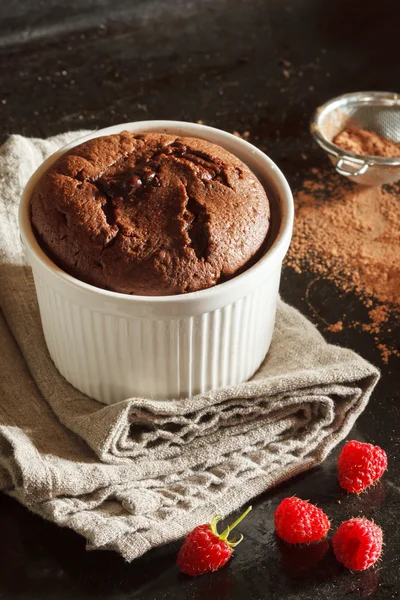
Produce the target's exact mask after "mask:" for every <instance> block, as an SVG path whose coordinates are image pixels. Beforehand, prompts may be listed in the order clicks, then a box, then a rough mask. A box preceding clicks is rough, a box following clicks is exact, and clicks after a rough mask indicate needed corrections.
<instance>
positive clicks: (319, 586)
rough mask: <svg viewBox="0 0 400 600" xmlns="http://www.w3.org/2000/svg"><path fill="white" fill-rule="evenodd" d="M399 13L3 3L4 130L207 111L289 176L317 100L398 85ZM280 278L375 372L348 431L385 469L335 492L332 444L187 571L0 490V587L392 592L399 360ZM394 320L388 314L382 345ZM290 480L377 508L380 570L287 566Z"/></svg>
mask: <svg viewBox="0 0 400 600" xmlns="http://www.w3.org/2000/svg"><path fill="white" fill-rule="evenodd" d="M399 20H400V6H398V3H397V2H395V1H394V0H374V2H367V1H365V0H352V1H351V2H350V1H349V0H335V1H330V2H326V1H324V0H251V1H250V0H249V1H246V0H136V1H134V0H114V1H112V0H70V1H69V2H65V1H64V0H37V1H35V2H31V1H30V0H8V2H2V3H1V5H0V133H1V137H2V139H4V138H5V136H6V135H7V134H9V133H20V134H24V135H30V136H48V135H51V134H54V133H57V132H61V131H65V130H72V129H79V128H95V127H101V126H107V125H110V124H113V123H120V122H123V121H134V120H142V119H148V118H168V119H182V120H190V121H197V120H202V121H203V122H204V123H206V124H209V125H215V126H217V127H220V128H223V129H226V130H228V131H233V130H237V131H239V132H242V133H243V132H245V131H248V132H249V133H250V140H251V141H253V143H255V144H256V145H258V146H259V147H260V148H262V149H263V150H266V151H267V152H268V154H269V155H270V156H271V157H272V158H273V159H274V160H275V161H276V162H277V163H278V165H279V166H280V167H281V168H282V170H283V171H284V173H285V174H286V175H287V177H288V179H289V181H290V182H291V183H292V184H293V185H294V186H295V185H296V182H297V181H298V180H299V178H300V179H301V172H302V171H303V170H304V169H305V168H310V167H311V166H321V165H323V164H325V162H326V160H327V159H326V158H325V157H324V156H323V155H322V153H321V152H320V151H319V149H317V148H315V147H314V146H313V144H312V141H311V139H310V136H309V133H308V120H309V117H310V114H311V113H312V111H313V109H314V108H315V107H316V106H317V105H318V104H321V103H322V102H323V101H325V100H327V99H329V98H330V97H332V96H335V95H338V94H341V93H344V92H348V91H354V90H370V89H377V90H393V91H399V90H398V89H396V87H397V88H398V85H399V81H400V60H399V57H398V41H397V40H398V24H399ZM286 60H287V61H289V62H290V63H291V65H292V67H290V68H289V72H285V70H286V67H285V62H284V61H286ZM301 153H306V155H307V157H308V158H307V160H306V161H304V160H303V159H302V158H301V156H300V155H301ZM281 291H282V295H283V297H284V299H286V300H287V301H289V302H290V303H292V304H293V305H295V306H296V307H297V308H299V309H300V310H301V311H302V312H303V313H304V314H306V315H307V316H308V317H309V318H310V319H311V320H312V321H313V322H314V323H315V324H316V325H317V326H318V327H319V328H320V330H321V331H322V332H323V333H324V335H325V336H327V337H328V338H329V339H330V341H332V342H333V343H338V344H342V345H345V346H348V347H350V348H352V349H354V350H356V351H358V352H360V353H361V354H362V355H363V356H364V357H365V358H367V359H369V360H371V361H372V362H374V363H375V364H377V365H378V366H380V367H381V368H382V379H381V381H380V383H379V385H378V387H377V389H376V391H375V392H374V395H373V398H372V399H371V401H370V404H369V406H368V408H367V410H366V411H365V412H364V414H363V415H362V416H361V417H360V419H359V420H358V423H357V425H356V427H355V429H354V431H353V432H352V435H351V437H354V438H357V439H360V440H365V441H369V442H373V443H377V444H381V445H382V446H384V447H385V448H386V449H387V452H388V455H389V461H390V469H389V472H388V473H387V475H386V476H385V477H384V480H383V481H382V482H381V483H379V484H378V485H377V486H375V487H374V488H373V489H371V490H370V491H369V492H366V493H364V494H362V495H361V496H359V497H356V496H354V497H349V496H346V495H345V494H344V493H342V491H340V489H339V488H338V486H337V483H336V477H335V468H336V466H335V461H336V458H337V455H338V452H339V450H340V449H339V448H338V449H337V450H336V451H335V452H333V453H332V455H331V456H330V457H329V458H328V460H327V461H326V462H325V463H324V465H322V466H321V467H319V468H317V469H314V470H312V471H310V472H308V473H306V474H304V475H301V476H299V477H297V478H295V479H293V480H291V481H289V482H287V483H285V484H284V485H281V486H280V487H278V488H276V489H274V490H270V491H268V492H266V493H265V494H264V495H263V496H261V497H260V498H258V499H256V500H255V502H254V510H253V512H252V513H250V515H249V517H248V518H247V519H246V521H245V522H243V524H242V525H241V531H242V532H243V534H244V535H245V541H243V542H242V545H241V547H240V549H239V551H238V552H237V555H236V557H235V558H234V559H233V560H232V561H231V562H230V564H229V566H228V567H226V568H224V569H222V570H221V571H219V572H217V573H214V574H212V575H206V576H203V577H201V578H198V579H196V580H192V579H189V578H186V577H184V576H181V575H180V574H179V572H178V570H177V568H176V566H175V559H176V552H177V550H178V548H179V546H180V542H177V543H174V544H171V545H170V546H167V547H165V548H161V549H157V550H154V551H152V552H150V553H148V554H147V555H145V556H144V557H143V558H142V559H140V560H137V561H136V562H135V563H133V564H131V565H129V564H125V563H124V562H123V560H122V559H120V558H119V557H118V556H116V555H114V554H111V553H109V552H92V553H90V552H86V551H85V548H84V541H83V539H81V538H80V537H78V536H77V535H75V534H74V533H72V532H70V531H67V530H62V529H58V528H56V527H55V526H53V525H51V524H49V523H46V522H44V521H42V520H41V519H39V518H37V517H35V516H33V515H31V514H30V513H28V511H27V510H25V509H24V508H22V507H21V506H20V505H18V504H17V503H16V502H14V501H13V500H11V499H10V498H8V497H6V496H0V521H1V527H0V532H1V534H0V546H1V551H0V556H1V561H0V598H7V599H8V598H14V599H17V598H27V599H28V598H29V599H32V600H33V599H35V600H36V599H37V600H39V599H40V600H45V599H47V598H49V599H58V598H60V599H61V598H68V599H71V598H74V600H80V599H86V598H88V599H100V598H102V599H103V598H104V599H109V600H111V599H125V598H126V599H127V598H138V599H143V600H153V599H157V600H163V599H165V600H167V599H172V598H177V599H182V600H183V599H188V600H189V599H191V600H195V599H200V598H210V599H211V598H215V599H226V600H228V599H232V600H233V599H241V600H245V599H249V600H256V599H257V600H258V599H260V600H261V599H264V598H271V599H279V598H301V599H310V598H313V599H314V600H317V599H319V598H327V599H339V598H358V597H360V596H361V597H366V596H371V597H373V598H377V599H389V598H396V597H398V594H399V592H400V576H399V566H400V565H399V557H400V547H399V529H398V525H397V523H398V514H399V512H400V467H399V462H400V457H399V431H400V417H399V410H400V409H399V391H398V389H399V383H400V382H399V362H398V360H397V361H396V359H395V358H391V359H390V361H389V363H388V364H387V365H385V364H382V362H381V357H380V353H379V352H378V350H377V348H376V345H375V344H374V341H373V334H369V333H367V332H365V331H364V332H362V331H357V330H348V329H344V330H343V331H341V332H338V333H329V332H327V331H326V327H325V325H326V322H328V323H335V322H336V321H338V320H340V319H341V317H342V316H343V314H345V313H346V314H352V315H354V317H355V318H357V319H362V318H364V316H365V314H366V309H365V307H364V306H363V305H362V304H361V302H360V301H359V300H358V299H357V297H356V296H353V295H350V294H344V293H340V292H339V291H338V289H337V288H335V287H334V286H333V284H332V283H329V282H328V281H324V280H323V278H319V279H318V280H315V277H314V276H313V275H312V274H307V273H303V274H296V273H294V272H293V271H291V270H290V269H288V268H287V269H286V270H285V271H284V274H283V279H282V286H281ZM395 325H396V324H395V322H394V318H393V323H392V327H391V328H392V332H391V334H390V335H391V336H392V339H391V343H392V342H393V336H396V335H397V338H398V328H397V329H396V328H395ZM387 335H389V334H387ZM383 341H385V340H383ZM292 494H297V495H299V496H300V497H303V498H310V499H312V500H313V501H314V502H317V503H318V504H319V505H320V506H323V507H324V508H325V510H326V511H327V512H328V514H329V515H330V516H331V518H332V521H333V526H334V527H336V526H338V525H339V523H340V522H341V521H342V520H344V519H345V518H349V517H351V516H356V515H362V514H365V515H367V516H368V517H370V518H373V519H374V520H375V521H376V522H378V523H379V524H380V525H381V526H382V527H383V529H384V531H385V541H386V546H385V552H384V556H383V560H382V561H381V563H380V564H379V566H378V568H373V569H370V570H368V571H366V572H364V573H358V574H357V573H351V572H350V571H347V570H345V569H344V568H342V567H341V566H340V565H339V564H338V563H336V562H335V560H334V558H333V555H332V552H331V551H329V552H328V553H327V554H326V555H325V557H324V558H323V559H322V561H321V562H320V563H319V564H318V565H317V566H315V567H314V568H311V569H308V570H297V569H296V564H297V562H298V560H300V559H301V557H293V556H292V555H288V554H287V552H288V551H287V549H286V550H285V548H283V549H282V548H281V546H280V545H279V544H278V543H277V540H276V538H275V537H274V533H273V510H274V508H275V507H276V506H277V504H278V503H279V501H280V500H281V499H282V498H283V497H285V496H287V495H292Z"/></svg>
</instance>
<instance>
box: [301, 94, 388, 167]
mask: <svg viewBox="0 0 400 600" xmlns="http://www.w3.org/2000/svg"><path fill="white" fill-rule="evenodd" d="M363 103H365V104H368V103H374V104H375V105H377V104H378V105H379V104H380V105H382V106H399V108H400V95H399V94H397V93H395V92H351V93H348V94H342V95H341V96H336V97H335V98H331V99H330V100H328V101H327V102H325V103H324V104H322V105H321V106H318V108H316V110H315V111H314V114H313V116H312V118H311V122H310V132H311V135H312V136H313V138H314V139H315V141H316V142H317V143H318V144H319V145H320V146H321V147H322V148H323V149H324V150H326V152H328V153H329V154H333V155H334V156H335V157H336V158H338V159H341V158H350V159H352V160H353V161H354V162H356V163H357V162H358V163H360V162H363V163H365V162H366V163H368V166H370V167H371V166H374V165H377V166H382V167H395V166H400V158H399V157H396V158H388V157H383V156H373V155H369V154H356V153H355V152H350V150H345V149H344V148H341V147H340V146H337V145H336V144H334V143H333V142H330V141H329V140H328V139H327V138H326V137H325V136H324V135H323V134H322V133H321V121H322V120H323V118H324V117H325V116H326V114H327V113H329V112H331V111H332V110H335V109H337V108H340V107H341V106H348V105H349V104H363Z"/></svg>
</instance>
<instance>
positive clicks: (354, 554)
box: [332, 517, 383, 571]
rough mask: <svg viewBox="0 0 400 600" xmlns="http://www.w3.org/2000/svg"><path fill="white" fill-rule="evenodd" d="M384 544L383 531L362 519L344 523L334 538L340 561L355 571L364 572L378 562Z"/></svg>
mask: <svg viewBox="0 0 400 600" xmlns="http://www.w3.org/2000/svg"><path fill="white" fill-rule="evenodd" d="M382 543H383V533H382V529H381V528H380V527H379V526H378V525H376V524H375V523H373V522H372V521H368V519H364V518H360V517H358V518H355V519H350V520H349V521H345V522H344V523H342V524H341V525H340V527H339V529H338V530H337V532H336V533H335V535H334V536H333V538H332V545H333V551H334V553H335V556H336V558H337V559H338V561H339V562H341V563H342V564H343V565H344V566H345V567H347V568H348V569H354V570H355V571H364V570H365V569H368V567H370V566H371V565H373V564H374V563H375V562H376V561H377V560H378V558H379V557H380V555H381V553H382Z"/></svg>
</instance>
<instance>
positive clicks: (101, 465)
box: [0, 132, 379, 560]
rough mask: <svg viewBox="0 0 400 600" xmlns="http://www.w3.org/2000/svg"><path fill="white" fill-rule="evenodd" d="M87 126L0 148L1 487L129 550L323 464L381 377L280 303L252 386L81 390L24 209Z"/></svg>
mask: <svg viewBox="0 0 400 600" xmlns="http://www.w3.org/2000/svg"><path fill="white" fill-rule="evenodd" d="M82 133H84V132H74V133H67V134H63V135H60V136H56V137H54V138H51V139H48V140H40V139H27V138H23V137H21V136H11V137H10V138H9V139H8V141H7V142H6V143H5V144H4V145H3V146H2V148H1V149H0V307H1V310H2V314H1V315H0V317H1V318H0V348H1V354H0V387H1V390H0V393H1V403H0V489H2V490H3V491H4V492H6V493H8V494H10V495H12V496H14V497H15V498H17V499H18V500H19V501H20V502H21V503H23V504H24V505H25V506H27V507H28V508H29V509H30V510H32V511H33V512H35V513H38V514H40V515H42V516H43V517H45V518H46V519H50V520H51V521H53V522H55V523H57V524H58V525H61V526H65V527H70V528H72V529H74V530H75V531H77V532H78V533H80V534H81V535H83V536H84V537H85V538H86V540H87V544H88V548H107V549H112V550H115V551H117V552H119V553H120V554H121V555H122V556H124V557H125V558H126V559H127V560H133V559H134V558H136V557H138V556H140V555H141V554H143V553H144V552H146V551H147V550H149V549H150V548H152V547H154V546H158V545H161V544H165V543H168V542H170V541H172V540H174V539H177V538H179V537H181V536H183V535H185V534H186V533H187V532H188V531H189V530H190V529H192V528H193V527H194V526H195V525H197V524H199V523H201V522H207V521H208V520H209V519H210V517H211V516H212V515H213V514H214V513H216V512H219V513H223V514H227V513H228V512H230V511H232V510H235V509H236V508H238V507H240V506H241V505H242V504H244V503H246V502H248V501H249V500H250V499H251V498H252V497H254V496H256V495H258V494H260V493H261V492H263V491H264V490H266V489H267V488H269V487H270V486H273V485H276V484H277V483H279V482H281V481H283V480H284V479H286V478H288V477H291V476H293V475H295V474H297V473H300V472H301V471H304V470H306V469H309V468H310V467H313V466H315V465H318V464H319V463H321V462H322V461H323V460H324V458H325V457H326V456H327V454H328V453H329V451H330V450H331V449H332V448H333V447H334V446H335V445H336V444H337V443H338V442H339V441H340V440H342V439H343V438H344V437H345V436H346V435H347V434H348V432H349V431H350V429H351V427H352V425H353V423H354V422H355V420H356V418H357V417H358V416H359V414H360V413H361V412H362V410H363V409H364V408H365V406H366V404H367V402H368V399H369V397H370V394H371V392H372V390H373V388H374V386H375V384H376V382H377V380H378V377H379V373H378V371H377V369H376V368H375V367H373V366H372V365H370V364H369V363H367V362H366V361H365V360H363V359H362V358H361V357H359V356H358V355H356V354H355V353H354V352H352V351H350V350H347V349H344V348H340V347H337V346H332V345H329V344H327V343H326V342H325V341H324V339H323V338H322V336H321V335H320V334H319V333H318V331H317V330H316V328H315V327H314V326H313V325H312V324H311V323H310V322H309V321H307V319H305V318H304V317H303V316H302V315H301V314H300V313H299V312H298V311H296V310H295V309H293V308H291V307H289V306H288V305H287V304H285V303H284V302H282V301H279V303H278V312H277V320H276V327H275V332H274V337H273V341H272V345H271V349H270V351H269V353H268V356H267V358H266V360H265V362H264V363H263V365H262V366H261V367H260V369H259V370H258V372H257V373H256V375H255V376H254V377H253V378H252V379H251V380H250V381H248V382H246V383H243V384H241V385H238V386H236V387H233V388H227V389H219V390H216V391H213V392H210V393H207V394H205V395H202V396H197V397H196V398H193V399H186V400H169V401H155V400H149V399H146V398H129V399H126V400H125V401H123V402H119V403H117V404H114V405H112V406H105V405H102V404H100V403H98V402H96V401H95V400H92V399H90V398H88V397H87V396H85V395H83V394H82V393H80V392H78V391H77V390H76V389H75V388H73V387H72V386H71V385H70V384H69V383H67V381H66V380H65V379H64V378H63V377H62V376H61V375H60V374H59V373H58V371H57V369H56V368H55V366H54V364H53V362H52V360H51V358H50V356H49V354H48V351H47V348H46V345H45V341H44V337H43V333H42V328H41V323H40V316H39V310H38V305H37V301H36V294H35V289H34V283H33V278H32V273H31V270H30V268H29V267H28V266H27V264H26V262H25V259H24V255H23V251H22V246H21V242H20V239H19V232H18V224H17V210H18V203H19V199H20V196H21V191H22V188H23V186H24V185H25V183H26V181H27V179H28V177H29V176H30V174H31V173H32V172H33V170H34V169H35V168H36V167H37V166H38V165H39V164H40V163H41V162H42V160H43V159H44V158H46V157H47V156H48V155H49V154H51V153H52V152H54V151H55V150H57V149H58V148H59V147H60V146H62V145H64V144H66V143H68V142H69V141H72V140H73V139H74V138H77V137H79V135H81V134H82Z"/></svg>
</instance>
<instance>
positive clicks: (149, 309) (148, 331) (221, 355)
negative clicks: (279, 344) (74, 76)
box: [19, 121, 293, 404]
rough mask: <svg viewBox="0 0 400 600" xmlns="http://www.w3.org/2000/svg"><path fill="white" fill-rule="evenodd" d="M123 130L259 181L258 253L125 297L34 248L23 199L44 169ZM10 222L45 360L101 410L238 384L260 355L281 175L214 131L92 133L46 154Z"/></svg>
mask: <svg viewBox="0 0 400 600" xmlns="http://www.w3.org/2000/svg"><path fill="white" fill-rule="evenodd" d="M123 130H129V131H136V132H145V131H158V132H167V133H171V134H178V135H182V136H191V137H198V138H203V139H205V140H208V141H210V142H214V143H215V144H219V145H220V146H223V147H224V148H226V150H229V151H230V152H232V153H233V154H235V155H236V156H237V157H239V158H240V159H241V160H242V161H243V162H245V163H246V164H247V165H248V166H249V167H250V169H251V170H252V171H253V173H254V174H255V175H256V176H257V177H258V178H259V179H260V181H261V182H262V184H263V185H264V187H265V189H266V192H267V194H268V196H269V198H270V200H271V202H272V211H273V213H275V214H273V217H272V218H273V219H274V218H275V219H277V211H278V212H279V219H280V225H279V229H278V231H277V233H276V235H275V239H274V241H273V243H272V246H271V247H270V249H269V250H268V252H267V253H266V254H265V255H264V256H263V257H262V258H261V259H260V260H259V261H258V262H257V263H256V264H255V265H254V266H252V267H251V268H250V269H248V270H247V271H245V272H244V273H242V274H241V275H238V276H237V277H235V278H234V279H231V280H230V281H227V282H225V283H222V284H220V285H217V286H215V287H212V288H209V289H206V290H202V291H199V292H194V293H190V294H185V295H179V296H161V297H149V296H130V295H125V294H117V293H114V292H110V291H107V290H102V289H99V288H96V287H94V286H91V285H88V284H87V283H83V282H82V281H79V280H78V279H75V278H74V277H72V276H71V275H68V274H67V273H65V272H64V271H62V270H61V269H60V268H58V267H57V266H56V265H55V264H54V263H53V262H52V261H51V260H50V259H49V258H48V257H47V256H46V254H45V253H44V252H43V251H42V249H41V248H40V246H39V244H38V243H37V241H36V238H35V236H34V233H33V231H32V227H31V223H30V197H31V194H32V190H33V188H34V186H35V185H36V183H37V181H38V179H39V178H40V177H41V176H42V174H43V173H44V171H45V170H46V169H48V167H49V166H50V165H51V164H52V163H53V162H54V161H55V160H56V159H57V158H58V157H59V156H60V155H61V154H63V153H64V152H66V151H67V150H70V149H71V148H73V147H74V146H76V145H78V144H81V143H82V142H84V141H86V140H88V139H91V138H95V137H99V136H103V135H110V134H114V133H119V132H121V131H123ZM19 224H20V232H21V238H22V241H23V245H24V248H25V253H26V256H27V259H28V262H29V263H30V264H31V266H32V270H33V276H34V279H35V285H36V292H37V297H38V301H39V308H40V315H41V319H42V326H43V331H44V335H45V338H46V343H47V347H48V349H49V352H50V355H51V357H52V359H53V361H54V363H55V365H56V367H57V368H58V370H59V371H60V373H61V374H62V375H63V376H64V377H65V378H66V379H67V380H68V381H69V382H70V383H72V385H74V386H75V387H76V388H78V389H79V390H81V391H82V392H84V393H85V394H87V395H88V396H91V397H92V398H95V399H96V400H99V401H100V402H104V403H106V404H112V403H114V402H118V401H120V400H123V399H125V398H131V397H149V398H156V399H166V398H184V397H191V396H194V395H196V394H199V393H203V392H207V391H209V390H211V389H215V388H219V387H223V386H231V385H235V384H238V383H241V382H242V381H245V380H246V379H248V378H249V377H250V376H251V375H253V373H254V372H255V371H256V370H257V368H258V367H259V366H260V364H261V362H262V361H263V360H264V357H265V355H266V353H267V351H268V348H269V345H270V342H271V337H272V332H273V328H274V322H275V311H276V302H277V297H278V288H279V280H280V273H281V266H282V260H283V258H284V256H285V254H286V251H287V249H288V247H289V243H290V239H291V234H292V226H293V198H292V194H291V191H290V188H289V186H288V184H287V182H286V179H285V178H284V176H283V175H282V173H281V171H280V170H279V169H278V168H277V166H276V165H275V164H274V163H273V162H272V160H270V159H269V158H268V157H267V156H266V155H265V154H264V153H263V152H261V151H260V150H258V149H257V148H255V147H254V146H252V145H251V144H249V143H248V142H246V141H244V140H242V139H240V138H238V137H235V136H233V135H231V134H229V133H226V132H224V131H220V130H218V129H214V128H212V127H206V126H204V125H197V124H193V123H183V122H179V121H142V122H137V123H125V124H122V125H116V126H113V127H108V128H107V129H103V130H100V131H96V132H94V133H92V134H91V135H88V136H85V137H83V138H80V139H78V140H76V141H75V142H73V143H71V144H68V145H67V146H65V147H64V148H62V149H61V150H59V151H58V152H56V153H55V154H53V155H52V156H51V157H50V158H49V159H48V160H46V161H45V162H44V163H43V165H42V166H41V167H40V168H39V169H38V170H37V171H36V172H35V173H34V174H33V175H32V177H31V179H30V180H29V182H28V184H27V186H26V188H25V190H24V193H23V196H22V200H21V205H20V212H19Z"/></svg>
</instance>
